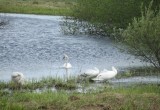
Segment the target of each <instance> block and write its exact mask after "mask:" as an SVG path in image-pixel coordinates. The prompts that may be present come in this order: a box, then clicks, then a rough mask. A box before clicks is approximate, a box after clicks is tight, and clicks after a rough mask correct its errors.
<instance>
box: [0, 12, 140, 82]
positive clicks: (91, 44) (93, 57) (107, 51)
mask: <svg viewBox="0 0 160 110" xmlns="http://www.w3.org/2000/svg"><path fill="white" fill-rule="evenodd" d="M1 15H3V16H5V18H6V19H8V20H9V24H7V25H5V26H4V27H2V28H0V80H9V79H10V74H11V73H12V72H14V71H19V72H23V73H24V74H25V76H26V77H27V78H40V77H42V76H44V77H46V76H49V75H51V76H62V75H63V73H64V70H62V69H58V67H60V66H62V65H63V63H64V62H63V61H62V57H63V54H64V53H67V54H68V56H69V57H70V63H71V64H72V66H73V69H72V70H71V74H72V75H77V74H79V73H80V72H83V71H85V69H87V68H93V67H98V68H100V69H104V68H106V69H110V68H111V66H115V67H116V68H118V69H119V70H120V68H123V67H129V66H142V65H143V64H142V63H141V62H140V61H139V60H138V59H135V58H134V57H133V56H131V55H128V54H125V53H121V52H120V51H119V50H118V49H117V48H116V44H114V43H112V42H111V41H110V40H109V39H107V38H99V37H96V36H89V35H75V36H74V35H64V34H63V33H62V31H61V24H62V23H63V21H64V19H63V17H60V16H41V15H24V14H1Z"/></svg>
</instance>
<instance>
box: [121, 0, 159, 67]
mask: <svg viewBox="0 0 160 110" xmlns="http://www.w3.org/2000/svg"><path fill="white" fill-rule="evenodd" d="M151 7H152V3H150V5H149V7H148V8H145V10H144V11H142V12H141V13H142V16H141V17H139V18H134V19H133V21H132V23H130V24H129V26H128V27H127V29H125V30H124V31H123V32H122V34H121V35H122V42H123V43H125V44H126V45H127V46H128V52H129V53H131V54H134V55H136V56H138V57H139V58H141V59H142V60H143V61H147V62H150V63H151V64H153V65H154V66H155V67H157V68H160V10H158V12H157V11H156V13H155V11H153V10H152V9H151Z"/></svg>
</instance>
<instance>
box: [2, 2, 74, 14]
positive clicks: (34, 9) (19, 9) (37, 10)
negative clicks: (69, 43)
mask: <svg viewBox="0 0 160 110" xmlns="http://www.w3.org/2000/svg"><path fill="white" fill-rule="evenodd" d="M74 5H75V0H47V1H46V0H0V12H3V13H27V14H45V15H70V13H71V8H72V7H73V6H74Z"/></svg>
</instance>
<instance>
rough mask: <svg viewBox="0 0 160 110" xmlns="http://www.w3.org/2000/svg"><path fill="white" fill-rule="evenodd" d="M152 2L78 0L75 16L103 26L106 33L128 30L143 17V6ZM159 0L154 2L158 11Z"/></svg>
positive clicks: (154, 7) (137, 0) (139, 0)
mask: <svg viewBox="0 0 160 110" xmlns="http://www.w3.org/2000/svg"><path fill="white" fill-rule="evenodd" d="M150 1H151V0H78V1H77V5H76V7H75V8H74V13H73V16H74V17H75V18H78V19H80V20H85V21H89V22H91V23H93V24H95V25H101V24H103V26H101V28H102V29H103V30H104V31H105V32H106V33H112V32H113V30H112V29H113V28H114V27H116V28H126V27H127V26H128V23H129V22H131V21H132V19H133V18H134V17H139V16H140V15H141V8H140V6H141V4H142V3H143V4H144V6H147V5H148V4H149V3H150ZM158 4H160V1H159V0H154V6H153V9H155V10H156V9H157V7H158Z"/></svg>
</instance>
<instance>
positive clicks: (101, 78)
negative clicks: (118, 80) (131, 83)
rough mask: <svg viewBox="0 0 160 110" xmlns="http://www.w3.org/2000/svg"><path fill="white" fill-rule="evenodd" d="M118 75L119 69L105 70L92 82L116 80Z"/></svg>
mask: <svg viewBox="0 0 160 110" xmlns="http://www.w3.org/2000/svg"><path fill="white" fill-rule="evenodd" d="M116 75H117V69H116V68H115V67H112V71H108V70H106V69H104V70H103V71H101V72H100V73H99V74H98V75H97V77H96V78H93V79H92V80H97V81H106V80H108V79H112V78H114V77H115V76H116Z"/></svg>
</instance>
